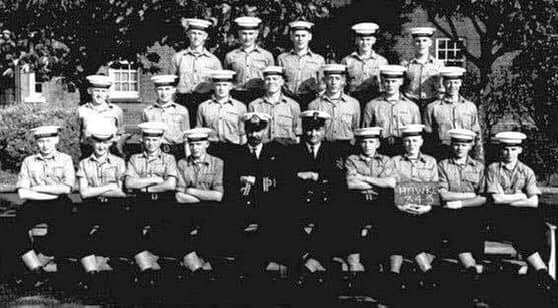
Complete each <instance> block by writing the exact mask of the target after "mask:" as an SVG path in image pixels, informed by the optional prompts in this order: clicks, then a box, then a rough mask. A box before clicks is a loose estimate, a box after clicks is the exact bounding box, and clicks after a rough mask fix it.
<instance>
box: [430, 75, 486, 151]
mask: <svg viewBox="0 0 558 308" xmlns="http://www.w3.org/2000/svg"><path fill="white" fill-rule="evenodd" d="M463 73H465V69H464V68H461V67H444V68H442V69H441V71H440V75H441V76H442V79H443V85H444V88H445V89H446V91H445V94H444V97H443V98H442V99H439V100H436V101H434V102H432V103H430V104H428V106H426V110H425V112H424V125H425V128H424V130H425V132H426V133H427V134H429V135H431V136H429V137H430V138H427V140H428V142H429V143H430V144H429V150H430V154H432V155H435V156H436V157H437V158H438V159H444V158H446V157H448V156H449V155H450V153H451V149H450V136H449V130H451V129H453V128H464V129H469V130H472V131H473V132H475V133H476V134H477V137H476V141H475V143H474V144H475V147H474V149H476V151H474V152H473V154H475V155H474V157H475V158H476V159H479V160H481V161H482V160H483V151H482V141H481V136H482V134H481V128H480V124H479V114H478V111H477V106H475V104H473V103H472V102H470V101H468V100H466V99H465V98H463V97H462V96H461V95H459V89H460V88H461V84H462V83H463V81H462V78H463Z"/></svg>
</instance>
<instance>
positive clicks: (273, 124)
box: [248, 66, 302, 145]
mask: <svg viewBox="0 0 558 308" xmlns="http://www.w3.org/2000/svg"><path fill="white" fill-rule="evenodd" d="M263 76H264V89H265V94H264V95H263V96H262V97H260V98H258V99H256V100H255V101H253V102H251V103H250V104H249V105H248V111H250V112H263V113H267V114H268V115H270V116H271V120H270V121H269V123H268V125H266V129H265V134H264V138H263V142H264V143H267V142H270V141H277V142H279V143H281V144H284V145H289V144H294V143H298V141H299V137H298V136H300V134H301V133H302V128H301V125H302V124H301V122H300V105H299V104H298V103H297V102H295V101H294V100H292V99H291V98H289V97H287V96H285V95H283V93H282V92H281V89H282V87H283V85H284V84H285V79H284V69H283V68H282V67H281V66H268V67H266V68H265V69H264V70H263Z"/></svg>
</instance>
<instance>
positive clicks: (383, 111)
mask: <svg viewBox="0 0 558 308" xmlns="http://www.w3.org/2000/svg"><path fill="white" fill-rule="evenodd" d="M404 72H405V68H404V67H402V66H400V65H385V66H382V67H381V68H380V74H381V76H382V84H383V88H384V90H385V93H384V94H383V95H382V96H380V97H377V98H375V99H373V100H371V101H370V102H368V103H367V104H366V107H365V108H364V117H363V123H362V126H363V127H369V126H379V127H381V128H382V138H381V144H382V148H381V149H380V152H382V153H384V154H386V155H389V156H394V155H397V154H399V153H401V152H402V148H401V128H403V127H405V126H407V125H410V124H420V122H421V121H420V111H419V108H418V106H417V105H416V104H415V103H413V102H412V101H410V100H409V99H407V98H405V96H403V95H402V94H401V92H399V88H400V87H401V84H402V83H403V74H404Z"/></svg>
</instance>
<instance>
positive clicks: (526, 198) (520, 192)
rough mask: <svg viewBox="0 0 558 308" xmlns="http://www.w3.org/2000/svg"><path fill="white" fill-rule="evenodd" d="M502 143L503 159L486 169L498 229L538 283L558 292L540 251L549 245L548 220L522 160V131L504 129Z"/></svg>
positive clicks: (493, 216) (532, 179) (542, 287)
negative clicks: (518, 253) (544, 217)
mask: <svg viewBox="0 0 558 308" xmlns="http://www.w3.org/2000/svg"><path fill="white" fill-rule="evenodd" d="M494 138H495V139H496V141H497V142H498V143H499V145H500V161H499V162H495V163H492V164H490V166H488V171H487V173H486V192H487V193H489V194H491V196H492V198H491V199H492V202H493V203H494V205H493V206H492V209H493V213H492V215H491V216H492V219H491V220H492V221H493V222H494V224H495V230H498V234H499V235H501V236H504V237H505V238H506V239H508V240H511V241H513V244H514V246H515V247H516V248H517V249H518V251H519V252H520V253H521V255H522V256H523V257H524V258H525V260H527V263H529V265H531V266H532V267H533V269H534V270H535V271H536V277H537V287H538V288H540V289H542V290H544V291H546V292H549V294H556V282H555V281H554V279H553V278H552V277H551V276H550V275H549V273H548V268H547V266H546V264H545V263H544V261H543V259H542V256H541V253H542V252H543V251H544V250H545V247H546V237H545V222H544V220H543V217H542V216H541V211H540V210H539V208H538V206H539V195H540V194H541V191H540V190H539V188H538V187H537V180H536V178H535V173H534V172H533V170H532V169H531V168H529V167H528V166H526V165H525V164H523V163H522V162H521V161H519V159H518V156H519V155H520V154H521V153H522V152H523V147H522V145H521V143H522V141H523V140H525V139H526V138H527V136H525V134H523V133H520V132H501V133H498V134H496V135H495V136H494Z"/></svg>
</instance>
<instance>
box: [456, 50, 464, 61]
mask: <svg viewBox="0 0 558 308" xmlns="http://www.w3.org/2000/svg"><path fill="white" fill-rule="evenodd" d="M455 58H457V59H463V51H462V50H461V49H460V50H458V51H457V52H456V56H455Z"/></svg>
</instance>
